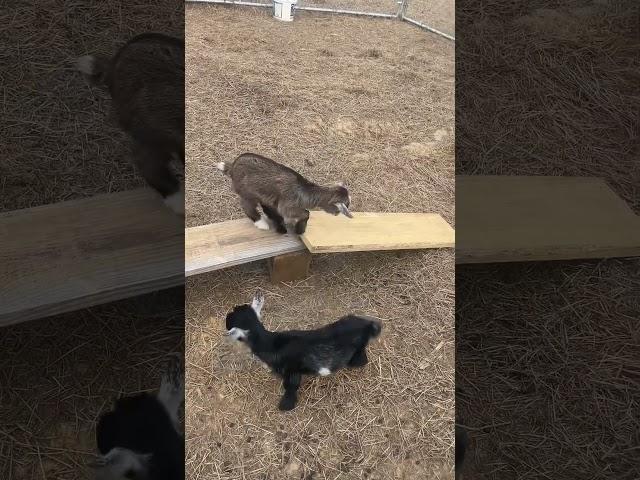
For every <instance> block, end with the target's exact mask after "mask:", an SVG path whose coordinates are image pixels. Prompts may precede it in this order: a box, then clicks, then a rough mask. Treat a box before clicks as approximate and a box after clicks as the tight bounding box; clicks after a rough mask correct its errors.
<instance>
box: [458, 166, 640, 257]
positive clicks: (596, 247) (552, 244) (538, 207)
mask: <svg viewBox="0 0 640 480" xmlns="http://www.w3.org/2000/svg"><path fill="white" fill-rule="evenodd" d="M456 223H457V226H458V242H457V246H456V263H459V264H463V263H491V262H519V261H542V260H575V259H587V258H607V257H629V256H639V255H640V218H639V217H638V216H636V215H635V214H634V213H633V211H632V210H631V209H630V208H629V207H628V206H627V205H626V203H625V202H624V201H623V200H622V199H620V198H619V197H618V196H617V195H616V194H615V193H614V192H613V191H612V190H611V189H610V188H609V186H608V185H607V184H606V182H605V181H604V180H602V179H600V178H584V177H521V176H459V177H457V179H456Z"/></svg>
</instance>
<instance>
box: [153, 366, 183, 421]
mask: <svg viewBox="0 0 640 480" xmlns="http://www.w3.org/2000/svg"><path fill="white" fill-rule="evenodd" d="M183 372H184V367H183V364H182V359H181V357H180V356H178V355H170V356H169V358H168V359H167V364H166V368H165V371H164V373H163V375H162V382H161V384H160V390H159V391H158V397H157V398H158V401H159V402H160V403H162V405H163V406H164V408H165V409H166V410H167V413H168V414H169V417H170V418H171V421H172V422H173V425H174V427H175V429H176V431H178V432H179V433H180V432H181V431H182V429H181V428H180V418H179V410H180V405H182V403H183V402H184V373H183Z"/></svg>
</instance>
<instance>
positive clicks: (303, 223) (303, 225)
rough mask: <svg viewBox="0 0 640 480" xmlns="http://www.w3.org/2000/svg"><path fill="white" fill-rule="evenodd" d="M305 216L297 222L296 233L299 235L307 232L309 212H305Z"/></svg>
mask: <svg viewBox="0 0 640 480" xmlns="http://www.w3.org/2000/svg"><path fill="white" fill-rule="evenodd" d="M304 212H305V216H303V217H302V218H301V219H300V220H298V221H297V222H296V225H295V227H294V231H295V232H296V234H297V235H302V234H303V233H304V232H305V231H306V230H307V222H308V221H309V210H305V211H304Z"/></svg>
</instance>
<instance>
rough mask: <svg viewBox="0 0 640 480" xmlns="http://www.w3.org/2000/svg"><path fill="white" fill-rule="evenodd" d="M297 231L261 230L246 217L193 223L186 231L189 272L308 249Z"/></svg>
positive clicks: (219, 267) (188, 273)
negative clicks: (217, 221) (296, 233)
mask: <svg viewBox="0 0 640 480" xmlns="http://www.w3.org/2000/svg"><path fill="white" fill-rule="evenodd" d="M304 249H305V247H304V244H303V243H302V242H301V241H300V239H299V238H298V237H297V236H296V235H291V234H287V235H280V234H278V233H274V232H271V231H264V230H258V229H257V228H256V227H255V226H254V225H253V223H252V222H251V221H250V220H249V219H247V218H243V219H240V220H229V221H226V222H220V223H214V224H212V225H203V226H200V227H191V228H188V229H187V230H186V233H185V254H186V255H185V266H184V267H185V275H186V276H187V277H189V276H191V275H197V274H200V273H205V272H211V271H213V270H219V269H221V268H227V267H232V266H234V265H240V264H243V263H248V262H253V261H256V260H263V259H265V258H270V257H274V256H276V255H282V254H285V253H291V252H298V251H300V250H304Z"/></svg>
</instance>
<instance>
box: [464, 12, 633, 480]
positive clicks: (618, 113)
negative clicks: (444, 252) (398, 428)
mask: <svg viewBox="0 0 640 480" xmlns="http://www.w3.org/2000/svg"><path fill="white" fill-rule="evenodd" d="M560 3H561V4H562V6H560ZM624 4H625V2H611V3H610V4H607V2H577V1H573V2H555V3H554V4H551V5H550V2H538V1H537V2H529V3H528V4H527V3H518V2H508V1H492V2H490V3H488V4H487V3H485V4H483V5H482V6H481V7H480V6H476V5H475V4H474V5H472V4H471V2H467V3H466V4H465V5H464V6H460V5H459V8H460V12H459V16H458V25H459V27H460V29H461V31H464V32H465V34H464V35H459V36H458V37H457V40H458V41H457V52H458V53H460V57H459V58H458V59H457V60H458V64H457V65H458V68H459V69H458V71H457V75H458V77H457V78H458V84H457V88H458V89H459V92H460V96H459V97H458V98H457V100H458V103H457V125H458V128H457V131H456V135H457V142H458V145H457V146H458V150H457V156H456V168H457V172H458V173H468V174H505V175H513V174H519V175H585V176H602V177H604V178H606V179H607V180H608V182H609V183H610V184H611V185H612V186H613V187H614V188H615V189H616V190H617V192H618V193H619V194H620V195H621V196H622V197H623V198H625V199H626V200H627V201H628V202H629V203H630V204H631V205H632V206H633V207H634V208H635V209H636V211H638V209H639V207H640V203H638V198H640V197H638V185H640V171H639V170H638V168H637V165H636V164H637V159H638V132H639V128H638V116H637V112H638V111H640V99H639V97H638V96H637V84H638V66H639V63H640V62H639V61H640V58H639V57H638V51H639V50H638V37H637V18H638V5H637V3H635V2H626V9H623V8H622V7H625V5H624ZM480 8H481V9H480ZM638 299H640V262H639V261H638V260H611V261H589V262H553V263H538V264H514V265H503V266H474V267H465V268H458V269H457V271H456V310H457V315H458V318H457V321H456V338H457V349H456V354H457V357H456V388H457V389H458V394H457V396H456V408H457V414H459V415H461V420H462V421H463V422H464V423H466V424H467V425H469V426H470V427H471V432H470V434H471V437H472V452H471V458H470V462H469V465H468V469H467V471H466V476H468V477H469V478H486V479H503V478H519V479H534V478H535V479H539V478H554V479H555V478H570V479H625V480H626V479H628V480H631V479H637V478H640V468H639V467H638V463H637V461H636V457H637V455H636V453H637V445H638V431H639V422H638V418H637V409H638V404H639V402H640V381H639V378H640V377H639V375H638V369H637V367H636V365H637V364H638V361H639V360H640V355H639V353H638V352H640V336H639V335H638V322H637V320H638V317H639V316H640V303H639V300H638Z"/></svg>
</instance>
